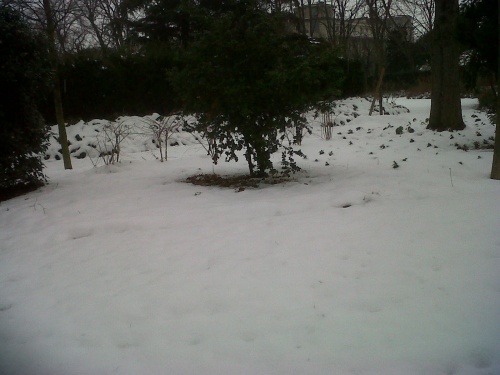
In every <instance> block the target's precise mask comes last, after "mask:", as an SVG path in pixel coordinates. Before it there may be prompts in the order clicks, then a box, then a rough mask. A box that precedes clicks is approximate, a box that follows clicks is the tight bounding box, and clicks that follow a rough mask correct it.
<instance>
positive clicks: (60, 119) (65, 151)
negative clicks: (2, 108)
mask: <svg viewBox="0 0 500 375" xmlns="http://www.w3.org/2000/svg"><path fill="white" fill-rule="evenodd" d="M43 9H44V11H45V17H46V18H47V37H48V39H49V54H50V65H51V70H52V77H53V85H54V89H53V91H54V106H55V111H56V119H57V127H58V130H59V143H60V144H61V149H62V151H61V152H62V156H63V161H64V169H72V168H73V167H72V165H71V156H70V153H69V146H68V136H67V134H66V127H65V124H64V114H63V107H62V98H61V82H60V80H59V64H58V62H57V51H56V45H55V36H54V35H55V26H54V20H53V18H52V9H51V6H50V0H43Z"/></svg>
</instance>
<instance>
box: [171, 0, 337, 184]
mask: <svg viewBox="0 0 500 375" xmlns="http://www.w3.org/2000/svg"><path fill="white" fill-rule="evenodd" d="M208 17H209V16H208ZM285 27H286V26H285V20H284V18H283V17H281V16H280V14H270V13H268V12H267V11H265V10H260V9H259V8H258V6H257V5H255V4H253V3H252V2H245V3H240V6H239V7H235V9H234V10H232V11H229V12H227V13H225V14H223V15H221V16H219V17H218V18H217V19H211V20H210V25H208V28H209V31H208V32H205V33H203V34H202V35H200V36H199V38H198V39H197V40H196V41H194V42H193V43H191V44H190V45H189V47H187V48H186V50H185V53H184V54H183V55H182V57H181V63H180V64H179V66H180V69H179V71H178V72H175V73H174V74H172V80H173V84H174V87H175V88H176V89H177V91H178V92H179V94H180V96H181V97H182V99H183V100H184V105H185V107H184V108H185V111H186V112H188V113H194V114H196V115H197V118H198V123H197V125H196V129H195V130H197V131H199V132H200V133H203V134H205V135H207V136H208V137H209V138H211V139H212V140H213V142H212V150H213V160H214V162H215V163H216V162H217V161H218V160H219V158H220V157H221V156H222V157H225V159H226V160H227V161H229V160H237V159H238V154H237V152H238V151H243V152H244V155H245V158H246V161H247V163H248V167H249V171H250V175H252V176H264V175H267V174H268V173H269V172H273V171H275V170H274V167H273V164H272V162H271V160H270V157H271V154H273V153H274V152H276V151H278V150H279V149H280V148H281V149H282V151H283V153H282V165H283V167H284V169H285V172H290V171H292V172H293V171H295V170H297V169H298V168H297V165H296V163H295V161H294V159H293V157H294V155H300V154H301V153H300V151H295V150H294V149H293V148H292V143H293V142H294V141H295V142H297V143H298V142H299V141H300V140H299V139H290V138H289V137H288V135H289V134H290V132H289V131H288V130H291V129H294V130H295V134H296V135H300V134H302V129H303V128H305V127H307V123H306V120H305V118H304V116H303V114H304V113H305V112H306V111H307V110H309V109H310V108H311V107H312V106H314V105H316V104H317V103H318V102H319V101H321V100H322V99H331V98H332V97H333V95H334V94H336V93H338V88H339V86H340V82H341V77H342V73H341V70H340V69H339V65H338V59H337V57H336V53H335V51H334V50H332V49H331V47H329V46H327V45H326V44H322V43H320V42H317V41H314V40H310V39H308V38H306V37H303V36H300V35H293V34H292V35H291V34H289V33H287V32H286V31H285V30H286V29H285Z"/></svg>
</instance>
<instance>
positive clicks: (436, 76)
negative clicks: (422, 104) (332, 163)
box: [427, 0, 465, 131]
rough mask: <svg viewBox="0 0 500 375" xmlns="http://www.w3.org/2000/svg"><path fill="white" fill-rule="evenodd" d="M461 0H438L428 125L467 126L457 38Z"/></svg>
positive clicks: (443, 129) (433, 40) (454, 127)
mask: <svg viewBox="0 0 500 375" xmlns="http://www.w3.org/2000/svg"><path fill="white" fill-rule="evenodd" d="M458 9H459V8H458V0H436V16H435V21H434V30H433V37H432V47H431V70H432V93H431V113H430V119H429V125H428V126H427V128H428V129H433V130H437V131H445V130H448V131H453V130H462V129H464V128H465V124H464V121H463V119H462V107H461V102H460V76H459V56H460V55H459V54H460V51H459V46H458V42H457V40H456V38H455V31H456V24H457V17H458Z"/></svg>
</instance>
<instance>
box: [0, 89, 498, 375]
mask: <svg viewBox="0 0 500 375" xmlns="http://www.w3.org/2000/svg"><path fill="white" fill-rule="evenodd" d="M396 103H397V104H399V105H402V106H404V107H406V108H408V109H409V110H410V112H409V113H406V112H405V111H400V110H391V113H398V112H400V113H399V114H396V115H388V116H378V115H375V116H372V117H369V116H368V115H367V112H368V106H369V103H368V102H367V101H365V100H363V99H359V98H358V99H349V100H345V101H342V102H339V103H338V107H337V109H336V113H335V115H334V118H335V120H336V123H337V124H339V126H337V127H335V128H333V138H332V140H329V141H326V140H324V139H322V138H321V128H320V123H319V121H320V120H321V119H316V120H314V119H313V118H312V117H311V123H312V124H313V126H314V131H313V134H312V135H308V136H306V138H305V139H304V141H303V143H302V146H301V147H302V150H303V151H304V152H305V153H306V154H307V155H308V158H307V159H306V160H299V165H300V166H301V167H302V168H303V169H304V170H303V171H302V172H301V173H299V174H297V175H295V176H293V177H292V180H291V181H289V182H286V183H281V184H277V185H265V184H264V185H262V186H261V187H259V188H246V189H245V190H244V191H241V192H237V189H228V188H219V187H202V186H195V185H190V184H187V183H185V182H182V180H183V179H185V178H186V177H188V176H191V175H194V174H198V173H212V172H215V173H218V174H222V175H235V174H244V173H247V166H246V164H245V162H244V161H241V162H239V163H219V164H218V165H217V166H213V165H212V163H211V160H210V158H209V157H208V156H207V155H206V152H205V150H204V149H203V147H202V146H201V145H200V144H198V142H197V141H196V140H195V139H194V138H192V137H191V136H190V134H184V133H183V134H178V135H177V136H178V137H180V138H182V139H184V140H185V142H183V141H182V140H179V142H177V143H178V144H179V145H178V146H175V147H169V159H168V161H167V162H165V163H161V162H159V161H158V160H157V159H156V158H155V157H154V156H155V155H153V154H156V155H157V151H155V148H154V147H151V144H150V142H151V140H149V141H148V140H147V139H146V140H145V138H144V136H138V135H137V136H131V138H129V139H128V140H127V142H126V143H125V144H124V146H123V147H122V158H123V159H122V160H123V161H122V162H121V163H120V164H117V165H111V166H105V165H101V166H99V167H97V168H94V167H93V165H92V163H91V161H90V159H89V158H88V157H87V158H85V159H76V158H75V159H73V164H74V169H73V170H70V171H65V170H63V166H62V162H61V161H56V160H55V159H54V157H55V155H56V153H57V146H56V145H54V146H52V147H51V148H50V150H49V155H51V157H50V159H49V160H48V161H47V163H46V164H47V169H46V172H47V174H48V175H49V177H50V184H49V185H47V186H45V187H44V188H42V189H41V190H39V191H36V192H33V193H31V194H28V195H26V196H22V197H18V198H15V199H12V200H10V201H6V202H2V203H1V204H0V374H2V375H79V374H82V375H86V374H130V375H138V374H141V375H143V374H151V375H157V374H169V375H171V374H180V375H184V374H186V375H195V374H207V375H219V374H248V375H250V374H251V375H257V374H258V375H261V374H262V375H271V374H280V375H281V374H286V375H290V374H297V375H299V374H300V375H303V374H333V375H344V374H352V375H354V374H362V375H391V374H392V375H434V374H436V375H441V374H442V375H469V374H474V375H486V374H488V375H490V374H491V375H496V374H500V345H499V343H500V272H499V269H500V267H499V266H500V231H499V227H500V199H499V197H500V184H499V182H498V181H493V180H490V179H489V178H488V177H489V172H490V168H491V160H492V152H491V150H485V149H482V147H483V145H484V144H485V143H490V144H491V140H489V139H490V137H492V136H493V133H494V126H492V125H491V124H490V123H489V121H488V120H487V117H486V115H485V114H484V113H481V112H477V111H476V110H475V105H476V101H475V100H471V99H467V100H464V101H463V114H464V119H465V121H466V124H467V128H466V129H465V130H464V131H461V132H458V133H453V134H451V133H448V132H443V133H434V132H431V131H428V130H425V125H426V124H425V118H426V117H428V113H429V106H430V101H429V100H409V99H397V100H396ZM353 106H356V107H353ZM354 113H356V115H354ZM347 120H349V121H347ZM130 121H132V122H133V120H130ZM341 121H343V125H342V123H341ZM96 124H97V123H96ZM96 124H94V125H95V126H97V125H96ZM94 125H92V124H88V125H84V124H82V123H81V124H79V125H73V126H70V127H68V134H69V137H70V141H72V144H73V145H75V144H76V142H77V141H76V138H75V136H76V134H78V135H79V137H78V138H80V139H81V140H82V141H80V142H81V144H80V145H79V147H80V150H78V151H79V152H78V153H77V152H75V153H74V155H75V156H76V155H77V154H78V155H79V154H81V152H83V151H85V150H87V151H86V152H88V151H89V150H90V148H88V147H91V146H88V144H89V143H92V142H91V139H92V137H93V135H92V134H94V133H97V132H96V131H95V129H94V128H93V126H94ZM400 127H402V129H401V128H400ZM398 128H399V131H398V133H401V134H396V130H398ZM412 131H413V132H412ZM94 137H95V135H94ZM451 138H453V139H451ZM83 140H86V141H85V142H84V141H83ZM87 141H88V142H87ZM475 142H476V143H475ZM455 144H458V145H459V146H460V147H462V146H463V145H466V146H468V147H469V148H470V150H469V151H468V152H465V151H463V150H459V149H457V147H456V145H455ZM73 147H74V146H73ZM82 147H83V148H82ZM85 147H87V149H85ZM475 147H480V149H478V150H475V149H474V148H475ZM91 148H92V147H91ZM94 156H95V155H94ZM278 159H279V155H277V160H278ZM394 167H396V168H394Z"/></svg>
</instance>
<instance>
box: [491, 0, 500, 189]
mask: <svg viewBox="0 0 500 375" xmlns="http://www.w3.org/2000/svg"><path fill="white" fill-rule="evenodd" d="M498 24H499V25H500V2H499V3H498ZM498 42H499V43H498V55H499V56H500V28H498ZM497 82H498V88H499V89H498V90H497V124H496V130H495V149H494V150H493V164H492V166H491V178H492V179H494V180H500V59H498V75H497Z"/></svg>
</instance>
